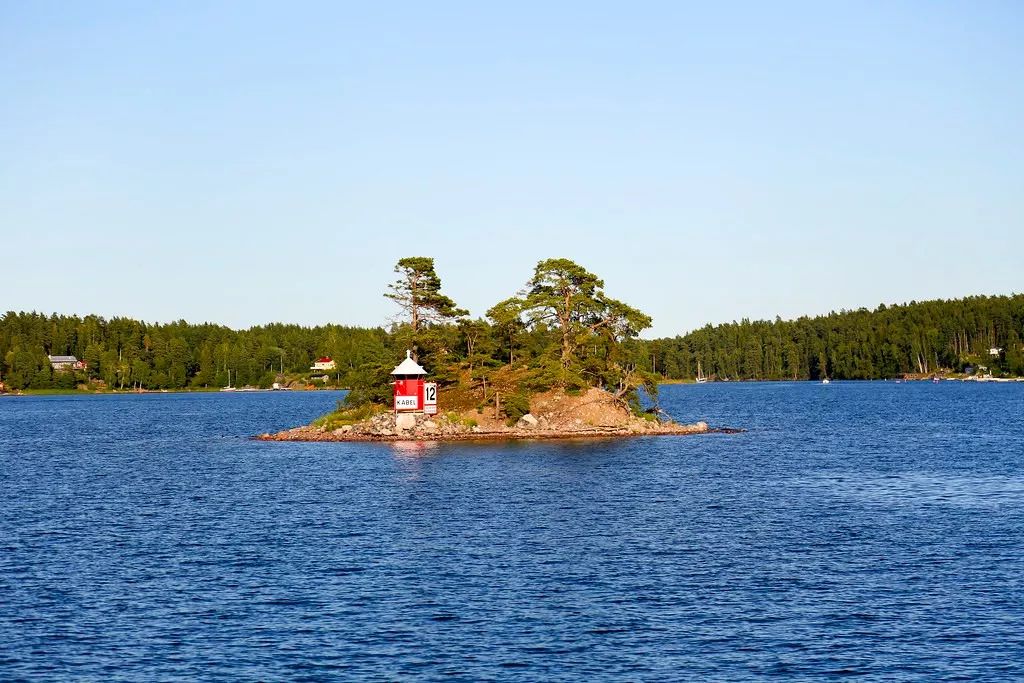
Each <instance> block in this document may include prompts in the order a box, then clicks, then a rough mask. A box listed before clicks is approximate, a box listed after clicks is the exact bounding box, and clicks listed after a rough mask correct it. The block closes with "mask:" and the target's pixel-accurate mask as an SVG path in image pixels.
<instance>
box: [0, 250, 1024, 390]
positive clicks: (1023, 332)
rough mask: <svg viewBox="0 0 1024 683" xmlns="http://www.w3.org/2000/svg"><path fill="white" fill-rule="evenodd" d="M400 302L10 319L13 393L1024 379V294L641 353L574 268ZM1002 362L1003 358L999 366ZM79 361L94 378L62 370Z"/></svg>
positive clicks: (402, 291)
mask: <svg viewBox="0 0 1024 683" xmlns="http://www.w3.org/2000/svg"><path fill="white" fill-rule="evenodd" d="M395 271H396V273H398V275H399V277H398V279H397V280H396V282H395V283H394V284H392V285H391V286H390V287H389V291H388V292H386V293H385V296H387V297H388V298H389V299H390V300H391V301H392V302H393V303H394V304H395V305H397V306H398V307H399V309H400V310H401V311H402V312H403V314H404V316H405V317H404V321H403V322H401V323H398V324H393V325H391V326H389V327H388V328H384V327H378V328H361V327H350V326H344V325H322V326H316V327H305V326H299V325H288V324H281V323H274V324H268V325H261V326H256V327H252V328H249V329H246V330H233V329H230V328H228V327H225V326H222V325H216V324H211V323H200V324H192V323H188V322H185V321H178V322H170V323H147V322H143V321H140V320H134V319H130V318H123V317H115V318H111V319H105V318H103V317H100V316H97V315H87V316H85V317H79V316H76V315H64V314H56V313H54V314H49V315H47V314H43V313H38V312H13V311H12V312H8V313H6V314H5V315H3V317H2V318H0V381H2V382H3V383H4V384H5V385H6V386H7V388H8V389H15V390H19V389H74V388H75V387H79V388H96V389H104V388H105V389H121V390H126V389H202V388H217V387H223V386H226V385H227V384H228V382H229V378H230V381H231V382H232V383H233V384H234V385H236V386H244V385H250V386H256V387H268V386H270V385H271V383H273V382H275V381H282V380H283V381H292V382H296V381H298V382H302V383H306V382H308V381H309V380H308V378H309V375H310V366H311V364H312V362H313V361H314V360H315V359H316V358H318V357H321V356H329V357H331V358H333V359H334V360H335V362H336V364H337V368H336V370H335V371H334V372H333V373H332V374H331V375H330V376H329V377H328V378H327V382H326V385H328V386H337V387H345V388H351V389H353V390H354V394H355V397H354V398H357V399H358V398H359V397H360V396H361V394H366V396H365V399H366V400H377V399H380V398H382V397H383V395H384V394H383V393H382V392H386V389H387V372H388V371H389V370H390V369H391V368H392V367H393V366H394V365H395V364H396V363H397V362H398V361H399V360H400V359H401V358H402V357H403V356H404V350H405V349H407V348H411V349H414V350H415V353H416V355H417V357H418V358H419V359H420V362H421V363H423V364H424V366H425V367H427V368H428V369H430V371H431V373H432V375H433V376H434V377H435V378H437V379H438V380H439V381H441V382H448V383H456V382H463V383H465V382H469V383H475V382H479V383H480V384H481V385H482V386H483V387H484V394H485V395H486V385H487V382H488V381H491V379H493V377H494V376H495V374H496V373H498V372H499V371H501V369H502V368H506V369H507V368H522V369H523V370H524V373H525V374H524V375H523V378H524V379H523V381H525V382H526V383H527V384H529V385H530V386H531V387H532V388H538V389H539V388H543V387H545V386H562V387H567V388H573V387H582V386H588V385H589V386H600V387H602V388H607V389H609V390H611V391H615V392H616V393H618V394H622V395H627V394H631V393H632V392H634V391H635V390H636V389H637V388H638V387H640V386H647V387H649V388H652V389H653V387H654V386H655V385H656V383H657V382H658V381H662V380H672V379H692V378H693V377H694V376H695V375H696V374H697V371H698V363H699V366H700V369H701V370H702V372H703V373H704V374H706V375H708V376H709V377H710V378H711V379H714V380H730V381H733V380H814V379H820V378H823V377H830V378H834V379H881V378H889V377H898V376H902V375H905V374H917V375H928V374H932V373H945V372H963V371H965V370H967V371H974V370H975V369H976V368H978V367H980V366H984V367H986V368H987V369H988V370H989V371H990V372H992V373H994V374H996V375H999V374H1004V375H1024V346H1022V345H1024V341H1022V340H1024V295H1019V294H1018V295H1012V296H974V297H968V298H964V299H957V300H950V301H924V302H910V303H907V304H902V305H892V306H886V305H880V306H878V307H877V308H876V309H874V310H868V309H859V310H854V311H840V312H833V313H830V314H828V315H823V316H817V317H802V318H799V319H797V320H781V319H778V318H776V319H775V320H774V321H749V320H742V321H739V322H732V323H726V324H721V325H707V326H706V327H704V328H701V329H699V330H695V331H692V332H690V333H688V334H685V335H681V336H677V337H673V338H663V339H654V340H641V339H639V334H640V333H641V332H642V331H643V330H644V329H647V328H648V327H649V326H650V324H651V319H650V318H649V317H648V316H646V315H645V314H643V313H641V312H640V311H639V310H637V309H635V308H632V307H630V306H628V305H626V304H624V303H622V302H620V301H617V300H615V299H611V298H610V297H608V296H606V295H605V293H604V291H603V286H604V285H603V282H602V281H601V280H600V279H599V278H598V277H597V276H595V275H594V274H592V273H589V272H588V271H586V270H585V269H583V268H582V267H581V266H578V265H577V264H575V263H573V262H572V261H569V260H567V259H548V260H546V261H542V262H540V263H539V264H538V266H537V269H536V270H535V271H534V273H533V277H531V278H530V280H529V281H528V282H527V285H526V288H525V289H524V290H523V291H522V292H520V293H519V294H518V295H516V296H513V297H510V298H509V299H506V300H504V301H502V302H499V303H497V304H495V306H494V307H492V308H491V309H490V310H489V311H487V316H486V318H479V319H471V318H469V317H468V316H467V314H466V311H464V310H462V309H459V308H458V307H457V306H456V304H455V302H454V301H453V300H452V299H450V298H449V297H448V296H446V295H444V294H443V293H441V280H440V277H438V276H437V274H436V272H435V271H434V265H433V259H429V258H426V257H411V258H407V259H402V260H401V261H399V263H398V265H396V267H395ZM992 350H995V352H994V355H993V352H992ZM48 355H74V356H76V357H77V358H79V359H81V360H83V361H85V362H86V363H87V368H86V369H85V370H83V371H69V370H66V371H60V370H53V369H52V368H51V366H50V363H49V361H48V358H47V356H48Z"/></svg>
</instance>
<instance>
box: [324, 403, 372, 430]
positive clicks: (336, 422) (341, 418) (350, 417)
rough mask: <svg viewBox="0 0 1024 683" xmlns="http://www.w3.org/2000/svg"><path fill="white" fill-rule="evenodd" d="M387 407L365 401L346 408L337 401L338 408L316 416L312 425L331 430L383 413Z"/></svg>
mask: <svg viewBox="0 0 1024 683" xmlns="http://www.w3.org/2000/svg"><path fill="white" fill-rule="evenodd" d="M385 410H387V408H386V407H385V406H382V405H376V404H373V403H366V404H363V405H361V406H356V407H355V408H346V407H344V405H343V404H342V403H341V402H340V401H339V405H338V409H337V410H335V411H334V412H331V413H327V414H326V415H324V416H322V417H318V418H317V419H315V420H313V426H314V427H323V428H324V429H326V430H328V431H331V430H334V429H338V428H339V427H344V426H345V425H354V424H356V423H358V422H362V421H363V420H369V419H370V418H371V417H373V416H374V415H376V414H378V413H383V412H384V411H385Z"/></svg>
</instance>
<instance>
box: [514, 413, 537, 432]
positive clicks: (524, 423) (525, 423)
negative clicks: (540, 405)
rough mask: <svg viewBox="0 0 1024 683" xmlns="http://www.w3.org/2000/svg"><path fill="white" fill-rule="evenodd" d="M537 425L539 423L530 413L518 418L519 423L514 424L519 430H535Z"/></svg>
mask: <svg viewBox="0 0 1024 683" xmlns="http://www.w3.org/2000/svg"><path fill="white" fill-rule="evenodd" d="M538 423H539V422H538V420H537V418H535V417H534V416H533V415H531V414H530V413H527V414H526V415H523V416H522V417H521V418H519V421H518V422H516V427H518V428H519V429H534V428H536V426H537V424H538Z"/></svg>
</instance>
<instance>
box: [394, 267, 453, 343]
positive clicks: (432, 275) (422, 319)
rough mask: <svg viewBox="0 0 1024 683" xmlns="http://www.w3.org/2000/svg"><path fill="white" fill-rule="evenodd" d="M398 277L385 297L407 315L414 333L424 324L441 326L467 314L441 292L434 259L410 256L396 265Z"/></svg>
mask: <svg viewBox="0 0 1024 683" xmlns="http://www.w3.org/2000/svg"><path fill="white" fill-rule="evenodd" d="M395 272H396V273H398V274H399V278H398V279H397V280H396V281H395V282H393V283H392V284H391V285H389V286H388V288H389V289H390V290H391V291H390V292H389V293H386V294H385V295H384V296H385V297H387V298H388V299H391V300H392V301H394V302H395V303H396V304H398V306H399V307H400V308H401V309H402V311H403V312H404V313H405V314H406V316H408V317H407V321H408V323H409V325H410V327H411V328H412V332H413V333H414V334H415V333H417V332H419V331H420V329H421V328H422V327H423V325H424V324H435V325H438V324H443V323H446V322H448V321H450V320H452V319H454V318H458V317H461V316H464V315H467V314H468V311H464V310H462V309H461V308H459V307H457V306H456V305H455V302H454V301H452V299H451V298H449V297H448V296H446V295H444V294H442V293H441V278H440V277H438V275H437V272H436V271H435V270H434V259H432V258H428V257H426V256H410V257H407V258H403V259H400V260H399V261H398V263H397V264H396V265H395Z"/></svg>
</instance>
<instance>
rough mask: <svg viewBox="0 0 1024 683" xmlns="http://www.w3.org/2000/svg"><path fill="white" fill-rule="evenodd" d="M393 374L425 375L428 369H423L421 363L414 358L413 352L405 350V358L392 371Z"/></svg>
mask: <svg viewBox="0 0 1024 683" xmlns="http://www.w3.org/2000/svg"><path fill="white" fill-rule="evenodd" d="M391 374H392V375H425V374H427V371H426V370H424V369H423V366H421V365H420V364H419V363H417V362H416V361H414V360H413V359H412V352H411V351H406V352H405V360H403V361H402V362H401V363H399V364H398V367H396V368H395V369H394V370H392V371H391Z"/></svg>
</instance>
